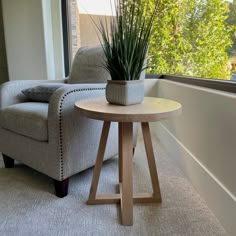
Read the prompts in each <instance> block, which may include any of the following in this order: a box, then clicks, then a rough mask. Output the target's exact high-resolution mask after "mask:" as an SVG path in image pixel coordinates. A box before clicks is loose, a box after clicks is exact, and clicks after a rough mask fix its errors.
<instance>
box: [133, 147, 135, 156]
mask: <svg viewBox="0 0 236 236" xmlns="http://www.w3.org/2000/svg"><path fill="white" fill-rule="evenodd" d="M134 153H135V147H133V155H134Z"/></svg>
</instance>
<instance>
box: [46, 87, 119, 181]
mask: <svg viewBox="0 0 236 236" xmlns="http://www.w3.org/2000/svg"><path fill="white" fill-rule="evenodd" d="M105 87H106V84H67V85H65V86H63V87H62V88H59V89H57V90H56V91H55V92H54V94H53V95H52V97H51V98H50V101H49V109H48V134H49V145H50V146H51V147H53V149H54V151H56V152H57V153H58V155H57V156H59V157H60V162H59V163H60V168H61V179H64V178H66V177H68V176H71V175H72V174H75V173H77V172H78V171H81V170H83V169H86V168H88V167H90V166H91V165H92V164H94V159H95V156H96V151H95V150H96V147H97V145H98V141H99V140H100V134H101V128H102V122H101V121H96V120H92V119H88V118H87V117H84V116H81V115H80V113H79V110H78V109H77V108H76V107H75V102H76V101H78V100H80V99H86V98H92V97H100V96H104V95H105ZM114 143H115V142H114ZM113 149H114V148H113ZM78 165H79V167H78Z"/></svg>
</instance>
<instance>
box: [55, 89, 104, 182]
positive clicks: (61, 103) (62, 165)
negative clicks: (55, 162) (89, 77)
mask: <svg viewBox="0 0 236 236" xmlns="http://www.w3.org/2000/svg"><path fill="white" fill-rule="evenodd" d="M93 90H105V88H86V89H74V90H71V91H69V92H67V93H65V94H64V96H63V97H62V99H61V102H60V109H59V133H60V139H59V140H60V165H61V166H60V169H61V174H60V175H61V180H64V161H63V145H62V105H63V102H64V100H65V98H66V97H67V96H68V95H69V94H72V93H76V92H83V91H93Z"/></svg>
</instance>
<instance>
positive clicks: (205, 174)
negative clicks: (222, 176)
mask: <svg viewBox="0 0 236 236" xmlns="http://www.w3.org/2000/svg"><path fill="white" fill-rule="evenodd" d="M152 131H153V134H154V135H157V136H158V138H159V139H160V140H161V142H162V144H163V145H164V146H165V148H167V149H168V153H169V154H170V156H171V158H172V159H174V160H175V161H176V162H177V163H178V165H179V166H180V168H181V169H182V170H183V172H184V174H185V175H186V177H187V178H188V179H189V180H190V182H191V183H192V185H193V186H194V187H195V189H196V190H197V191H198V193H199V194H200V195H201V197H202V198H203V199H204V200H205V201H206V203H207V205H208V207H209V208H210V209H211V210H212V212H213V213H214V214H215V216H216V217H217V218H218V220H219V221H220V223H221V224H222V226H223V227H224V228H225V230H226V231H227V233H228V234H229V235H232V236H234V235H236V220H235V219H236V197H235V196H234V195H233V194H232V193H231V192H230V191H229V190H228V189H227V188H226V187H225V186H224V185H223V184H222V183H221V182H220V180H219V179H217V177H216V176H214V175H213V174H212V173H211V172H210V171H209V170H208V169H207V168H206V167H205V166H204V165H203V164H202V163H201V162H199V160H198V159H197V157H195V156H194V155H193V154H192V153H191V151H190V150H188V149H187V148H186V147H185V146H184V144H183V143H181V142H180V141H179V140H178V139H177V138H176V137H175V136H174V135H173V134H172V133H171V132H170V131H169V130H168V129H167V128H166V127H165V126H164V125H163V124H161V123H160V122H159V123H155V124H152Z"/></svg>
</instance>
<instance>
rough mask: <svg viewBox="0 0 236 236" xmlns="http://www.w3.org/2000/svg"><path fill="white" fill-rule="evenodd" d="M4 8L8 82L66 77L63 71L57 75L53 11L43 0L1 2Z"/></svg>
mask: <svg viewBox="0 0 236 236" xmlns="http://www.w3.org/2000/svg"><path fill="white" fill-rule="evenodd" d="M54 1H58V2H59V0H54ZM47 2H49V1H47ZM50 2H51V1H50ZM2 5H3V6H2V7H3V21H4V31H5V38H6V49H7V58H8V70H9V79H10V80H21V79H55V77H56V76H57V75H60V77H63V75H64V74H63V71H61V72H60V73H58V72H57V73H56V72H55V71H56V69H55V68H56V67H55V65H54V63H55V60H54V52H53V50H54V48H53V47H52V45H53V43H54V42H53V33H52V32H51V31H50V30H51V29H53V28H54V25H52V23H53V20H52V19H51V8H49V6H47V5H46V4H45V1H44V0H17V1H15V0H2ZM49 5H50V6H51V4H49ZM58 14H60V13H58ZM54 19H55V16H54ZM55 27H58V26H56V25H55ZM60 43H62V42H60ZM61 57H63V56H62V55H61Z"/></svg>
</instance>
